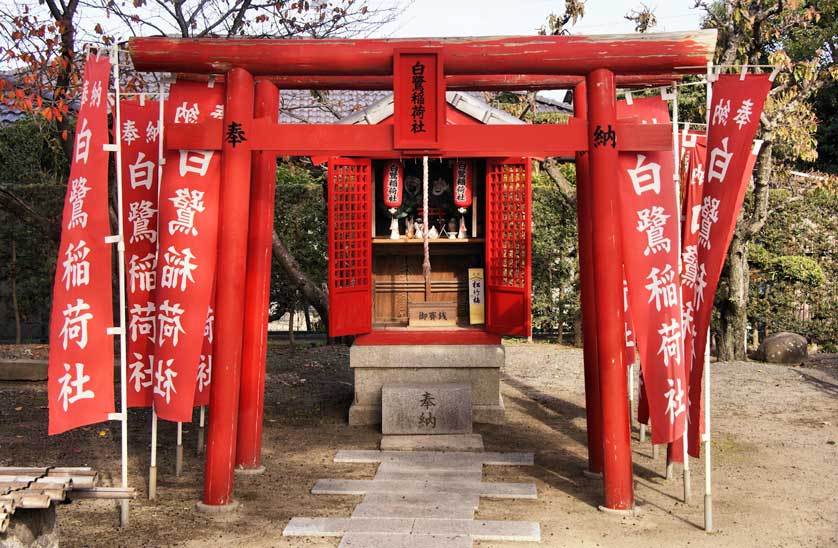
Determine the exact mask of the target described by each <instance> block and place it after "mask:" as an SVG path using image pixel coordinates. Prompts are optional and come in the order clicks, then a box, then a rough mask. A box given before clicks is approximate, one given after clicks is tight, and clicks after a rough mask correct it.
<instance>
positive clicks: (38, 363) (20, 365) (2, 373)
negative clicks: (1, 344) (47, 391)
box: [0, 360, 49, 381]
mask: <svg viewBox="0 0 838 548" xmlns="http://www.w3.org/2000/svg"><path fill="white" fill-rule="evenodd" d="M48 365H49V362H48V361H47V360H0V381H45V380H47V368H48Z"/></svg>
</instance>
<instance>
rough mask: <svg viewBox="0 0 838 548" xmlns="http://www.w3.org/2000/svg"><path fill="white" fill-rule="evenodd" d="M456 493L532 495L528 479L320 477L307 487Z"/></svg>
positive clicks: (331, 491)
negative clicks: (427, 479) (365, 478)
mask: <svg viewBox="0 0 838 548" xmlns="http://www.w3.org/2000/svg"><path fill="white" fill-rule="evenodd" d="M429 491H434V492H437V493H440V494H442V493H445V494H448V493H459V494H464V495H479V496H481V497H487V498H499V499H507V498H508V499H535V498H537V493H536V489H535V485H533V484H531V483H484V482H479V483H478V482H467V481H443V482H440V481H404V480H340V479H321V480H317V483H316V484H315V485H314V487H313V488H312V490H311V493H312V494H314V495H365V494H367V493H403V494H415V493H427V492H429Z"/></svg>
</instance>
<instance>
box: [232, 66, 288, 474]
mask: <svg viewBox="0 0 838 548" xmlns="http://www.w3.org/2000/svg"><path fill="white" fill-rule="evenodd" d="M255 103H256V104H255V107H254V115H255V116H256V117H263V116H264V117H268V118H271V119H274V120H275V119H276V116H277V113H278V112H279V90H278V89H277V88H276V86H275V85H274V84H272V83H271V82H268V81H266V80H262V81H259V82H258V83H257V84H256V101H255ZM251 161H252V164H253V174H252V177H251V182H250V186H251V190H250V225H249V229H248V235H247V278H246V282H245V299H244V300H245V316H244V340H243V342H242V345H243V349H242V373H241V392H240V398H239V424H238V433H237V441H236V466H237V467H240V468H247V469H254V468H259V466H260V464H261V456H262V415H263V411H264V402H265V358H266V353H267V349H268V308H269V305H270V293H271V258H272V254H271V253H272V248H271V243H272V237H273V227H274V191H275V189H276V155H275V154H274V153H272V152H253V153H252V160H251Z"/></svg>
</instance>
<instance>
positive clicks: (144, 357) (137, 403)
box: [114, 100, 160, 407]
mask: <svg viewBox="0 0 838 548" xmlns="http://www.w3.org/2000/svg"><path fill="white" fill-rule="evenodd" d="M120 108H121V111H120V112H121V117H122V128H120V129H121V134H122V143H121V144H122V166H121V169H122V185H123V196H124V197H125V208H124V209H123V211H122V216H123V226H125V272H126V273H127V280H126V281H127V286H128V296H127V307H128V309H127V312H128V332H127V336H128V406H129V407H148V406H149V405H151V400H152V385H153V383H154V336H155V334H156V331H157V329H156V326H157V314H156V308H155V304H154V289H155V287H156V284H157V167H158V166H157V161H158V158H157V156H158V145H159V142H158V140H159V139H160V105H159V103H157V102H151V101H149V102H145V101H137V100H123V101H121V102H120ZM114 134H115V132H114Z"/></svg>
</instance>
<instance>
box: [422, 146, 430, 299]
mask: <svg viewBox="0 0 838 548" xmlns="http://www.w3.org/2000/svg"><path fill="white" fill-rule="evenodd" d="M422 225H423V227H422V247H423V252H424V258H423V260H422V274H423V275H424V276H425V301H429V300H430V299H431V253H430V247H429V245H428V230H430V227H429V226H428V157H427V156H422Z"/></svg>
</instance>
